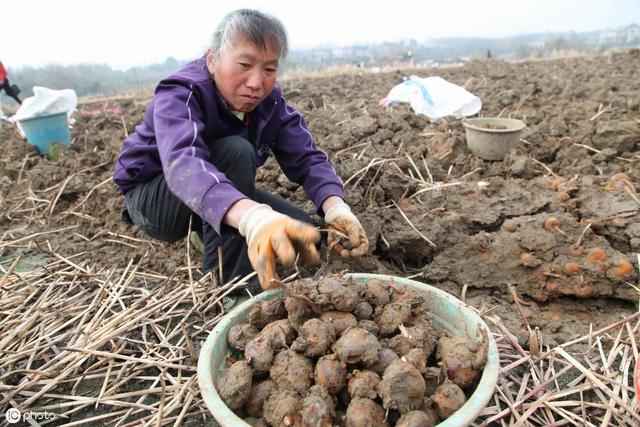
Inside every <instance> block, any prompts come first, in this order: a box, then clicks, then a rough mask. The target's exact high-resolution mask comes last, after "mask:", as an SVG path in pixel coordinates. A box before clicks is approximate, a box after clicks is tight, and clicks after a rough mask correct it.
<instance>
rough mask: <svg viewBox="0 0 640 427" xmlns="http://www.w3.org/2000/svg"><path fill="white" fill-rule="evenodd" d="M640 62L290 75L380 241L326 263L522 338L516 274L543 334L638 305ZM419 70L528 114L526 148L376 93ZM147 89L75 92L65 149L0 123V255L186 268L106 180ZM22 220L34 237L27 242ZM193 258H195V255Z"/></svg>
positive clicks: (294, 98) (512, 113) (179, 249)
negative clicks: (442, 296) (477, 141)
mask: <svg viewBox="0 0 640 427" xmlns="http://www.w3.org/2000/svg"><path fill="white" fill-rule="evenodd" d="M639 70H640V51H631V52H628V53H624V54H612V55H608V56H599V57H586V58H571V59H563V60H554V61H544V62H521V63H507V62H502V61H497V60H488V61H473V62H471V63H468V64H466V65H464V66H462V67H458V68H443V69H428V70H427V69H422V70H402V71H395V72H384V73H377V74H373V73H368V72H363V73H362V74H349V75H336V76H330V77H322V78H312V79H311V78H310V79H295V80H287V81H285V82H284V83H283V89H284V92H285V96H286V97H287V99H288V100H289V101H290V102H291V103H292V104H294V105H295V106H297V107H298V108H299V109H300V110H301V111H302V112H303V113H304V115H305V118H306V119H307V122H308V124H309V126H310V128H311V130H312V132H313V134H314V136H315V138H316V142H317V145H318V146H319V147H321V148H322V149H324V150H325V151H327V152H328V153H329V155H330V157H331V159H332V161H333V162H334V164H335V166H336V170H337V171H338V174H339V175H340V176H341V177H342V179H343V181H344V182H345V187H346V191H347V201H348V203H349V204H350V205H351V206H352V208H353V210H354V212H355V213H356V215H357V216H358V217H359V218H360V220H361V222H362V223H363V225H364V227H365V229H366V230H367V233H368V235H369V239H370V242H371V247H370V251H369V253H368V254H367V255H366V256H365V257H364V258H363V259H362V260H360V261H358V262H355V263H345V262H342V261H340V260H339V259H338V258H336V257H334V256H331V257H330V258H329V262H328V263H327V264H326V265H325V267H324V268H326V269H327V270H328V271H332V272H338V271H343V270H348V271H355V272H375V273H384V274H391V275H396V276H402V277H412V278H414V279H415V280H419V281H423V282H425V283H429V284H432V285H434V286H437V287H439V288H442V289H445V290H447V291H449V292H451V293H453V294H454V295H456V296H458V297H463V298H464V299H465V300H466V301H467V302H468V303H470V304H471V305H473V306H474V307H476V308H477V309H478V310H480V311H482V312H484V313H488V312H490V313H492V315H497V316H499V317H500V318H501V319H502V320H503V321H504V322H505V324H506V325H507V327H508V328H509V330H510V331H511V332H512V333H513V334H515V335H516V336H518V338H520V339H521V341H522V342H526V339H525V337H528V334H527V333H526V330H525V328H524V327H523V322H522V318H521V315H520V314H519V313H518V311H517V310H516V308H515V306H514V303H513V297H512V295H511V293H510V291H509V288H508V285H513V286H514V288H515V290H516V292H517V294H518V295H519V296H520V298H521V299H522V300H523V302H524V304H523V311H524V315H525V316H526V318H527V319H528V321H529V323H530V325H531V326H532V327H539V329H540V331H541V333H542V336H543V338H544V341H545V345H551V346H553V345H554V344H560V343H563V342H565V341H568V340H571V339H574V338H576V337H578V336H582V335H585V334H587V333H588V332H589V329H590V325H592V327H593V328H594V329H597V328H599V327H602V326H604V325H607V324H610V323H612V322H614V321H616V320H619V319H620V318H621V317H624V316H626V315H630V314H632V313H634V312H635V311H636V310H637V307H638V300H639V296H640V293H639V291H638V289H637V288H635V287H634V285H635V286H638V283H639V278H638V258H637V254H638V253H640V215H639V213H640V196H639V195H638V192H640V111H639V107H640V71H639ZM410 74H417V75H419V76H422V77H426V76H429V75H439V76H441V77H443V78H445V79H447V80H449V81H451V82H453V83H456V84H459V85H462V86H464V87H465V88H466V89H467V90H469V91H470V92H472V93H474V94H476V95H478V96H479V97H480V98H481V99H482V101H483V107H482V110H481V115H482V116H488V117H490V116H498V115H499V116H501V117H511V118H519V119H522V120H524V121H525V122H526V123H527V125H528V127H527V129H526V130H525V133H524V134H523V140H522V144H521V147H520V148H519V149H518V150H515V151H513V152H511V153H510V154H509V155H508V156H507V158H506V159H505V160H504V161H499V162H488V161H483V160H480V159H478V158H476V157H474V156H473V155H471V153H470V152H469V150H468V149H467V147H466V145H465V135H464V128H463V126H462V125H461V122H460V120H457V119H448V120H442V121H439V122H437V123H430V122H429V120H428V119H427V118H425V117H422V116H416V115H415V114H414V113H413V112H412V111H411V109H410V108H409V107H408V106H406V105H400V106H394V107H392V108H389V109H384V108H382V107H379V106H378V105H377V101H378V100H379V99H380V98H382V97H383V96H385V95H386V94H387V92H388V91H389V89H391V88H392V87H393V86H394V85H396V84H398V83H400V82H401V81H402V78H403V77H405V76H409V75H410ZM146 101H147V99H138V98H124V99H115V100H114V99H111V100H105V101H104V102H95V101H94V102H92V103H90V104H81V105H80V106H79V112H78V114H77V115H76V118H77V123H76V124H75V126H74V128H73V131H72V136H73V141H74V143H73V147H72V149H70V150H62V152H61V154H60V159H59V160H57V161H53V160H51V159H48V158H43V157H40V156H38V155H37V154H36V152H35V150H34V149H33V148H31V147H29V146H28V145H27V144H26V143H25V142H24V141H23V140H22V139H21V138H20V137H19V136H18V135H17V133H16V132H15V130H14V129H13V128H12V127H11V126H10V125H8V124H7V123H6V122H0V170H2V174H1V176H0V212H2V216H1V217H0V230H2V235H1V236H0V239H1V240H0V251H1V252H0V260H1V261H2V266H3V268H4V269H7V268H8V265H10V264H11V261H12V260H13V259H14V258H15V257H16V256H17V255H18V254H19V253H20V254H23V257H25V258H29V259H32V260H35V261H34V262H37V261H38V259H40V258H43V259H46V257H47V256H49V255H48V254H50V252H52V251H55V252H56V253H58V254H60V255H62V256H63V257H72V256H74V255H77V257H75V258H73V259H74V260H75V261H74V262H79V261H78V260H84V261H85V262H89V263H91V264H94V265H100V266H113V267H114V268H115V267H124V266H126V265H127V264H128V263H129V261H130V260H131V259H132V258H133V259H134V260H138V259H140V258H141V257H143V255H145V254H148V256H145V257H144V258H142V260H141V261H140V267H141V268H143V269H145V270H147V271H153V272H157V273H159V274H160V275H163V276H171V275H174V274H175V275H177V276H178V277H180V276H181V275H184V276H185V277H186V273H185V272H184V268H183V267H185V262H186V261H185V252H186V248H185V246H186V244H185V242H180V243H176V244H172V245H168V244H164V243H161V242H156V241H149V240H148V239H147V237H146V236H144V235H143V234H141V233H140V232H139V231H137V230H136V229H135V228H132V227H129V226H127V225H126V224H125V223H123V222H122V221H121V220H120V213H121V210H122V208H123V199H122V198H121V197H120V195H119V193H118V191H117V188H116V186H115V184H114V183H113V182H112V181H111V180H110V177H111V173H112V168H113V164H114V162H115V159H116V156H117V154H118V151H119V147H120V144H121V142H122V140H123V138H124V136H125V132H128V133H130V132H132V131H133V129H134V127H135V125H136V124H137V123H138V122H140V121H141V119H142V115H143V112H144V108H145V106H146ZM259 184H260V185H262V186H263V187H264V188H267V189H270V190H273V191H276V192H277V193H279V194H281V195H282V196H284V197H286V198H289V199H291V200H293V201H295V202H296V203H298V204H299V205H300V206H302V207H304V208H305V209H306V210H307V211H308V212H309V213H313V211H314V208H313V206H312V205H311V204H310V202H308V200H307V199H306V196H305V194H304V192H303V191H302V190H301V189H300V188H298V187H297V186H296V185H294V184H291V183H289V182H288V181H287V180H286V178H285V177H284V176H283V174H281V172H280V169H279V167H278V165H277V164H276V163H275V162H274V161H272V160H270V161H269V162H268V163H267V164H266V165H265V166H264V167H263V168H262V169H261V170H260V173H259ZM552 218H553V219H552ZM318 224H320V221H319V218H318ZM34 233H42V234H38V235H35V236H34ZM27 236H31V237H29V238H28V242H29V243H28V244H26V243H25V242H23V241H20V240H19V239H21V238H22V237H27ZM122 236H128V238H127V237H122ZM133 239H136V240H133ZM25 240H27V239H25ZM430 242H431V243H430ZM79 254H80V255H79ZM191 257H192V261H193V262H194V263H196V264H199V262H200V258H199V255H197V254H193V253H191ZM302 274H308V272H306V271H303V272H302Z"/></svg>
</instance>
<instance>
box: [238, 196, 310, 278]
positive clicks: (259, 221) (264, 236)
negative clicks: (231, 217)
mask: <svg viewBox="0 0 640 427" xmlns="http://www.w3.org/2000/svg"><path fill="white" fill-rule="evenodd" d="M238 231H240V234H241V235H243V236H244V237H245V238H246V239H247V245H248V247H249V250H248V254H249V261H251V265H252V266H253V268H254V270H255V271H256V273H258V281H259V282H260V287H262V289H265V290H266V289H270V288H273V287H276V285H275V284H274V283H273V282H272V279H277V278H278V276H277V274H276V257H277V258H278V259H279V260H280V262H281V263H282V264H283V265H285V266H289V265H291V264H293V262H294V261H295V259H296V254H300V257H301V258H302V261H303V262H304V263H305V264H307V265H316V264H319V263H320V255H318V250H317V249H316V243H318V242H319V241H320V232H319V231H318V229H316V228H315V227H314V226H312V225H310V224H307V223H305V222H302V221H297V220H295V219H293V218H291V217H289V216H287V215H283V214H281V213H278V212H275V211H274V210H273V209H271V207H270V206H269V205H265V204H258V205H255V206H253V207H251V208H250V209H249V210H247V212H245V214H244V215H243V216H242V218H241V219H240V224H239V226H238Z"/></svg>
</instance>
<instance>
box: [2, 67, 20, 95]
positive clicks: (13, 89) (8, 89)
mask: <svg viewBox="0 0 640 427" xmlns="http://www.w3.org/2000/svg"><path fill="white" fill-rule="evenodd" d="M0 90H4V92H5V93H6V94H7V95H9V96H10V97H11V98H13V99H14V100H15V101H16V102H17V103H18V104H22V101H21V100H20V98H19V97H18V95H19V94H20V88H18V86H16V85H12V84H10V83H9V73H8V72H7V69H6V68H4V65H3V64H2V61H0Z"/></svg>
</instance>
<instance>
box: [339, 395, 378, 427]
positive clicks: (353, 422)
mask: <svg viewBox="0 0 640 427" xmlns="http://www.w3.org/2000/svg"><path fill="white" fill-rule="evenodd" d="M346 426H347V427H382V426H388V424H387V422H386V420H385V413H384V409H382V407H381V406H380V405H378V404H377V403H376V402H374V401H373V400H371V399H364V398H361V397H356V398H355V399H352V400H351V403H350V404H349V407H348V408H347V419H346Z"/></svg>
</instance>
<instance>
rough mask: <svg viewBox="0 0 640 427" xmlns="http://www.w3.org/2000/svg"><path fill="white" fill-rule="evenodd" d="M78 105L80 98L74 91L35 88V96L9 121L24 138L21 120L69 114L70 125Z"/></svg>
mask: <svg viewBox="0 0 640 427" xmlns="http://www.w3.org/2000/svg"><path fill="white" fill-rule="evenodd" d="M76 105H78V96H77V95H76V92H75V91H74V90H73V89H62V90H54V89H48V88H46V87H42V86H34V87H33V96H30V97H28V98H26V99H25V100H24V101H22V105H21V106H20V108H18V111H16V114H14V115H13V116H11V117H10V119H9V120H10V121H12V122H14V123H15V124H16V126H17V127H18V130H19V131H20V134H21V135H22V136H24V131H23V130H22V127H21V126H20V122H19V121H20V120H23V119H29V118H33V117H38V116H47V115H50V114H56V113H67V119H68V121H69V123H73V122H74V121H73V120H72V119H71V115H72V114H73V112H74V111H75V110H76Z"/></svg>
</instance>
